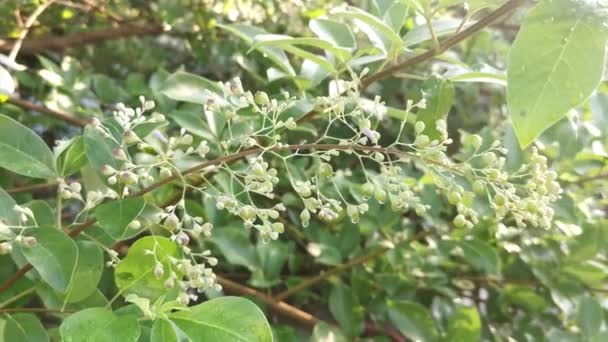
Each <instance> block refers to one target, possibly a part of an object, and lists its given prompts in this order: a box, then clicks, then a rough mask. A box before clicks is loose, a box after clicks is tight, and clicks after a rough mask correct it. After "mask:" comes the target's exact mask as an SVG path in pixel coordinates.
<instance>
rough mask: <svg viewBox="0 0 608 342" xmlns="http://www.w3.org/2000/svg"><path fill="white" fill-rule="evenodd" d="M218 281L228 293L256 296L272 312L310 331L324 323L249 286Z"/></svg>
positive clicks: (229, 281) (219, 278)
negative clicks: (318, 324)
mask: <svg viewBox="0 0 608 342" xmlns="http://www.w3.org/2000/svg"><path fill="white" fill-rule="evenodd" d="M217 281H218V283H219V284H220V285H222V287H223V288H224V290H226V292H229V293H236V294H239V295H244V296H254V297H256V298H258V299H260V300H261V301H263V302H264V303H265V304H266V305H268V307H269V308H270V309H271V310H272V311H274V312H276V313H279V314H281V315H282V316H284V317H287V318H289V319H292V320H294V321H296V322H298V323H299V324H301V325H303V326H305V327H307V328H308V329H312V328H314V326H315V325H316V324H317V323H321V322H322V321H321V320H320V319H319V318H317V317H315V316H313V315H311V314H309V313H307V312H304V311H302V310H300V309H298V308H296V307H294V306H291V305H289V304H287V303H285V302H281V301H276V300H274V299H273V298H272V297H270V296H268V295H266V294H264V293H261V292H259V291H256V290H254V289H252V288H249V287H247V286H243V285H241V284H239V283H236V282H234V281H232V280H229V279H226V278H223V277H220V276H217Z"/></svg>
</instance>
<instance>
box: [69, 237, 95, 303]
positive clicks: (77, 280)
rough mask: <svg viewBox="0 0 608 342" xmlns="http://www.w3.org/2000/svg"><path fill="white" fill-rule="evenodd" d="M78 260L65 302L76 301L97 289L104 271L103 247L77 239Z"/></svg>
mask: <svg viewBox="0 0 608 342" xmlns="http://www.w3.org/2000/svg"><path fill="white" fill-rule="evenodd" d="M76 245H77V246H78V260H77V262H76V269H75V270H74V273H73V274H72V278H71V280H70V287H69V289H68V290H67V292H66V294H65V303H74V302H79V301H81V300H84V299H86V298H87V297H89V296H90V295H91V294H92V293H93V292H95V291H96V290H97V284H99V280H100V279H101V274H102V273H103V268H104V262H103V252H102V251H101V248H99V246H98V245H97V244H95V243H94V242H90V241H76Z"/></svg>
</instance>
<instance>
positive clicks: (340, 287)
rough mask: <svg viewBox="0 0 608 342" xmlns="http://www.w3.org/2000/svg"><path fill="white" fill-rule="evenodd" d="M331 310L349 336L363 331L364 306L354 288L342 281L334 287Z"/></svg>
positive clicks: (330, 303) (330, 299)
mask: <svg viewBox="0 0 608 342" xmlns="http://www.w3.org/2000/svg"><path fill="white" fill-rule="evenodd" d="M329 311H331V314H332V315H333V316H334V318H335V319H336V320H337V321H338V323H340V326H341V327H342V329H344V331H345V332H346V333H347V334H348V335H349V336H351V337H352V336H359V334H361V332H362V331H363V318H364V317H363V308H362V307H361V306H360V305H359V300H358V298H357V296H356V295H355V293H354V292H353V291H352V289H351V288H349V287H348V286H346V285H344V284H342V283H341V282H338V283H336V284H335V285H334V286H333V287H332V290H331V294H330V295H329Z"/></svg>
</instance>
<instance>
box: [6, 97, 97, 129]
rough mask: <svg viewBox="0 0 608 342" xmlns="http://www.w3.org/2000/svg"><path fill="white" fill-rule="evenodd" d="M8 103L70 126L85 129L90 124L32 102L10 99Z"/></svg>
mask: <svg viewBox="0 0 608 342" xmlns="http://www.w3.org/2000/svg"><path fill="white" fill-rule="evenodd" d="M7 102H8V103H11V104H14V105H15V106H18V107H21V108H24V109H27V110H33V111H35V112H38V113H41V114H44V115H47V116H50V117H52V118H54V119H57V120H61V121H64V122H67V123H69V124H70V125H74V126H78V127H84V126H86V125H87V124H88V123H89V122H88V121H87V120H84V119H79V118H77V117H74V116H72V115H70V114H68V113H64V112H59V111H56V110H52V109H49V108H46V107H43V106H40V105H37V104H35V103H33V102H30V101H26V100H22V99H19V98H16V97H10V98H9V99H8V101H7Z"/></svg>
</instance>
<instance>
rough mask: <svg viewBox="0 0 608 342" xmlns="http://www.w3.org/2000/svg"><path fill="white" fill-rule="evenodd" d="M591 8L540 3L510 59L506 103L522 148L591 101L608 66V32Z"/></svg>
mask: <svg viewBox="0 0 608 342" xmlns="http://www.w3.org/2000/svg"><path fill="white" fill-rule="evenodd" d="M590 4H591V2H589V3H587V2H583V1H580V2H576V1H572V0H554V1H543V2H541V3H540V4H539V5H538V6H537V7H536V8H535V9H534V10H532V12H531V13H530V14H529V15H528V16H527V17H526V19H525V20H524V22H523V24H522V27H521V30H520V32H519V33H518V35H517V38H516V39H515V42H514V43H513V46H512V48H511V53H510V55H509V68H508V72H507V75H508V86H507V103H508V107H509V112H510V114H511V119H512V120H513V126H514V128H515V132H516V133H517V137H518V139H519V143H520V145H521V146H522V147H525V146H528V145H529V144H530V143H531V142H532V141H533V140H534V139H535V138H536V137H538V135H539V134H540V133H541V132H543V131H544V130H545V129H547V128H548V127H549V126H551V125H552V124H554V123H555V122H557V121H558V120H559V119H561V118H562V117H564V116H565V115H566V114H567V113H568V111H569V110H570V109H572V108H574V107H576V106H578V105H580V104H581V103H583V102H584V101H585V100H586V99H587V97H589V96H590V95H591V93H592V92H593V90H594V89H595V88H596V87H597V85H598V84H599V82H600V80H601V79H602V75H603V73H604V68H605V64H606V58H605V57H606V39H607V38H608V31H607V30H606V29H605V27H604V26H603V25H602V21H601V20H600V19H599V18H596V16H595V15H594V13H593V7H592V5H590Z"/></svg>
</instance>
